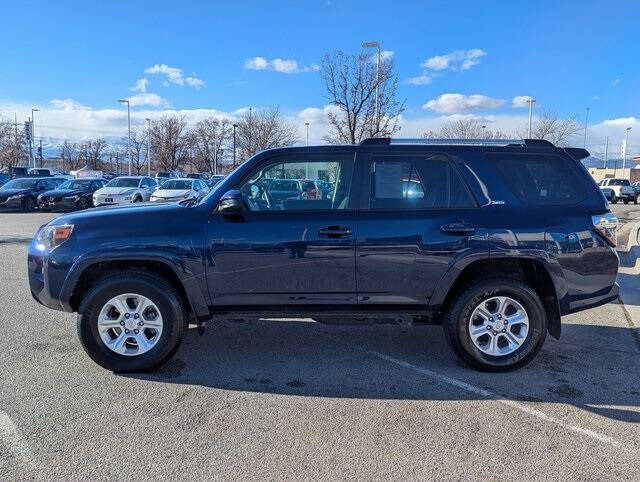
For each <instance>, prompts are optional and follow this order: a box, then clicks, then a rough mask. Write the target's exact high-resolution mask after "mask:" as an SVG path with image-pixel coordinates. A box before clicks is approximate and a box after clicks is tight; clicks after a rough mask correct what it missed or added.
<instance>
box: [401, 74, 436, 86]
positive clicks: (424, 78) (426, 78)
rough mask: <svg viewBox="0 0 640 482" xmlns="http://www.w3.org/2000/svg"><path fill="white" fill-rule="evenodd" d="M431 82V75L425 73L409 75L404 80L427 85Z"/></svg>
mask: <svg viewBox="0 0 640 482" xmlns="http://www.w3.org/2000/svg"><path fill="white" fill-rule="evenodd" d="M431 82H433V77H432V76H430V75H427V74H423V75H418V76H417V77H409V78H408V79H407V80H406V83H407V84H411V85H427V84H430V83H431Z"/></svg>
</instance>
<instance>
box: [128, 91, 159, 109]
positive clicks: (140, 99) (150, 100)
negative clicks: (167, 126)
mask: <svg viewBox="0 0 640 482" xmlns="http://www.w3.org/2000/svg"><path fill="white" fill-rule="evenodd" d="M128 100H129V103H130V104H131V107H137V106H141V105H150V106H152V107H168V106H169V102H167V101H166V99H163V98H162V97H160V96H159V95H158V94H151V93H149V92H146V93H142V94H138V95H134V96H132V97H129V98H128Z"/></svg>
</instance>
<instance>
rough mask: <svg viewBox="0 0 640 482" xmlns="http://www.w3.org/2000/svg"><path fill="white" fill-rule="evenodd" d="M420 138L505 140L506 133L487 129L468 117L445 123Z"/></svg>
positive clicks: (476, 120)
mask: <svg viewBox="0 0 640 482" xmlns="http://www.w3.org/2000/svg"><path fill="white" fill-rule="evenodd" d="M422 137H426V138H434V137H442V138H446V139H507V138H508V137H509V136H508V134H507V133H505V132H503V131H501V130H495V131H494V130H491V129H487V126H486V125H485V124H483V123H482V122H481V121H480V120H478V119H476V118H473V117H470V118H464V119H458V120H455V121H447V122H445V123H444V125H443V126H442V127H441V128H440V129H439V130H438V131H436V132H434V131H427V132H425V133H424V134H422Z"/></svg>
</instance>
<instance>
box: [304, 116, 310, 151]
mask: <svg viewBox="0 0 640 482" xmlns="http://www.w3.org/2000/svg"><path fill="white" fill-rule="evenodd" d="M304 125H305V126H307V146H308V145H309V123H308V122H305V123H304Z"/></svg>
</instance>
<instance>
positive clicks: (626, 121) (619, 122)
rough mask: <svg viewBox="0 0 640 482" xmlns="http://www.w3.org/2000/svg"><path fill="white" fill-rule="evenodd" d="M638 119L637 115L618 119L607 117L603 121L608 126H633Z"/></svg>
mask: <svg viewBox="0 0 640 482" xmlns="http://www.w3.org/2000/svg"><path fill="white" fill-rule="evenodd" d="M636 122H638V119H636V118H635V117H633V116H632V117H619V118H617V119H607V120H604V121H602V123H603V124H604V125H606V126H619V127H625V128H626V127H633V126H634V125H635V124H636Z"/></svg>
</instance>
